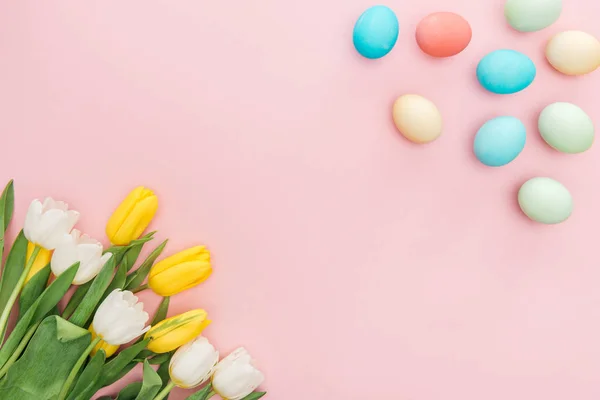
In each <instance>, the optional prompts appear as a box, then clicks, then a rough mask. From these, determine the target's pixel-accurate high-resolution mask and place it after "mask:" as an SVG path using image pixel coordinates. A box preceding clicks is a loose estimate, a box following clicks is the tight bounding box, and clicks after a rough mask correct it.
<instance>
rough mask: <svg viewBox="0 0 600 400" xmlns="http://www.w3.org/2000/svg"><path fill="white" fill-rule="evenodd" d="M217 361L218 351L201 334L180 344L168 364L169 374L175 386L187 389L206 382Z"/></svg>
mask: <svg viewBox="0 0 600 400" xmlns="http://www.w3.org/2000/svg"><path fill="white" fill-rule="evenodd" d="M217 362H219V352H218V351H217V350H215V348H214V347H213V345H212V344H210V342H209V341H208V339H206V338H205V337H203V336H198V337H197V338H196V339H194V340H192V341H191V342H189V343H187V344H185V345H183V346H181V347H180V348H179V349H178V350H177V351H176V352H175V354H173V358H171V363H170V364H169V375H170V376H171V380H172V381H173V383H175V384H176V385H177V386H179V387H182V388H185V389H189V388H193V387H196V386H199V385H202V384H203V383H204V382H206V381H207V380H208V379H209V378H210V376H211V375H212V373H213V370H214V368H215V365H217Z"/></svg>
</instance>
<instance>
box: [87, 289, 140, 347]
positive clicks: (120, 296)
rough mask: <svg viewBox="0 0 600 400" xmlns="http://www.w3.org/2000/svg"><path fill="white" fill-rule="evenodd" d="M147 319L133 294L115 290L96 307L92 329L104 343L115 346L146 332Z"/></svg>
mask: <svg viewBox="0 0 600 400" xmlns="http://www.w3.org/2000/svg"><path fill="white" fill-rule="evenodd" d="M148 319H149V317H148V313H146V312H145V311H144V304H143V303H141V302H138V298H137V297H136V296H134V295H133V293H131V292H130V291H128V290H121V289H115V290H113V291H112V292H111V293H110V294H109V295H108V297H107V298H106V299H105V300H104V301H103V302H102V304H100V307H98V310H97V311H96V314H95V315H94V321H93V322H92V326H93V328H92V329H93V330H94V332H96V334H97V335H98V337H100V338H101V339H102V340H104V341H105V342H106V343H108V344H110V345H113V346H117V345H121V344H125V343H127V342H130V341H132V340H133V339H135V338H136V337H138V336H140V335H141V334H143V333H144V332H146V331H148V329H150V327H149V326H145V325H146V322H148Z"/></svg>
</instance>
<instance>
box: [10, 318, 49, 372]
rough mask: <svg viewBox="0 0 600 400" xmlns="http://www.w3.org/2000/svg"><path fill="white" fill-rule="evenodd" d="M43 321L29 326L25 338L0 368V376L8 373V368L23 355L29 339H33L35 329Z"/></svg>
mask: <svg viewBox="0 0 600 400" xmlns="http://www.w3.org/2000/svg"><path fill="white" fill-rule="evenodd" d="M41 323H42V321H40V322H38V323H37V324H35V325H33V326H32V327H31V328H29V330H28V331H27V333H26V334H25V336H23V339H21V343H19V346H18V347H17V348H16V349H15V351H14V353H13V354H12V355H11V356H10V358H9V359H8V360H7V361H6V363H5V364H4V365H3V366H2V369H0V378H2V377H3V376H4V375H6V373H7V372H8V369H9V368H10V367H11V366H12V365H13V364H14V363H15V361H17V359H18V358H19V357H20V356H21V353H23V350H25V347H27V344H28V343H29V340H30V339H31V337H32V336H33V334H34V333H35V331H36V330H37V328H38V326H40V324H41Z"/></svg>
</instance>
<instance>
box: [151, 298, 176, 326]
mask: <svg viewBox="0 0 600 400" xmlns="http://www.w3.org/2000/svg"><path fill="white" fill-rule="evenodd" d="M170 301H171V298H170V297H168V296H167V297H163V299H162V301H161V302H160V304H159V305H158V309H157V310H156V313H155V314H154V318H153V319H152V324H151V325H152V326H154V325H156V324H158V323H159V322H160V321H162V320H164V319H165V318H166V317H167V312H169V303H170Z"/></svg>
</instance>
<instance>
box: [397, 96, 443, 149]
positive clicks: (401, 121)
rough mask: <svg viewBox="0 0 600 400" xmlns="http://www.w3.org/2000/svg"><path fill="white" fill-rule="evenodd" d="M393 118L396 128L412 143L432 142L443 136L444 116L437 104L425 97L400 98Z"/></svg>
mask: <svg viewBox="0 0 600 400" xmlns="http://www.w3.org/2000/svg"><path fill="white" fill-rule="evenodd" d="M392 117H393V118H394V124H395V125H396V128H398V130H399V131H400V133H401V134H402V135H403V136H404V137H405V138H407V139H408V140H410V141H411V142H415V143H428V142H432V141H434V140H435V139H437V138H438V137H439V136H440V135H441V134H442V115H441V114H440V112H439V110H438V108H437V107H436V106H435V104H433V102H431V101H430V100H427V99H426V98H425V97H423V96H419V95H416V94H405V95H403V96H400V97H398V99H396V101H395V102H394V106H393V108H392Z"/></svg>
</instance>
